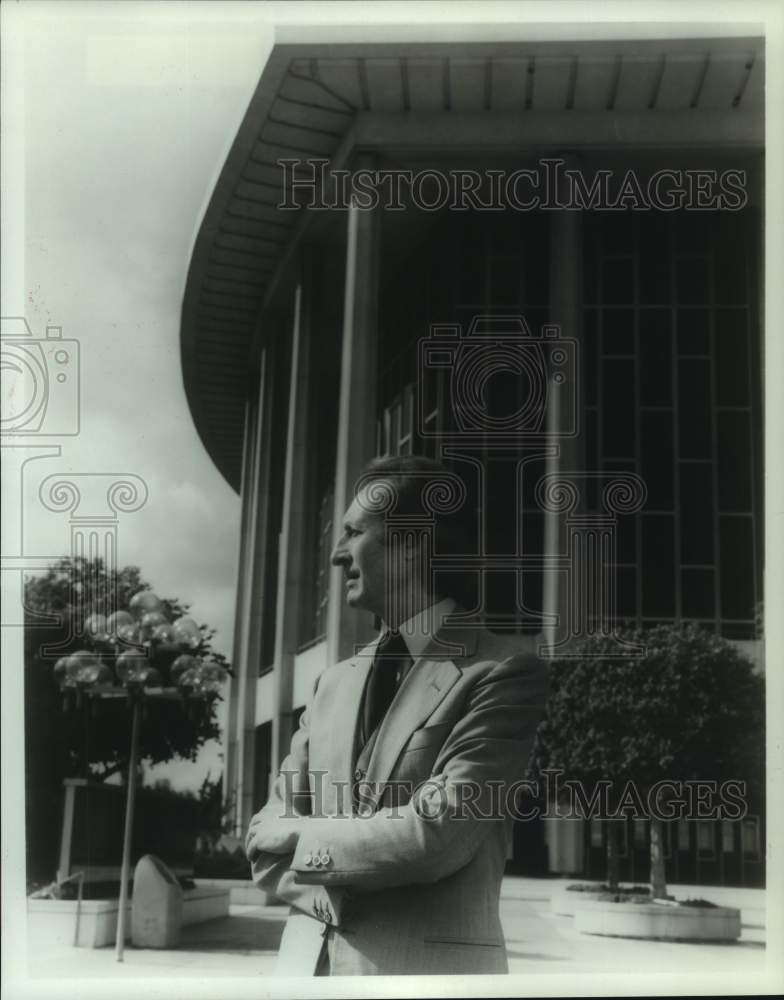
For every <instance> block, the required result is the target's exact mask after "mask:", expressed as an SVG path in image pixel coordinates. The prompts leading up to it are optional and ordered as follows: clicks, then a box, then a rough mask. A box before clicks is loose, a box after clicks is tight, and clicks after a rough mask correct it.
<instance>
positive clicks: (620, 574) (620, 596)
mask: <svg viewBox="0 0 784 1000" xmlns="http://www.w3.org/2000/svg"><path fill="white" fill-rule="evenodd" d="M636 577H637V570H636V568H635V567H634V566H619V567H618V569H617V570H616V573H615V588H616V602H615V603H616V614H617V617H618V619H619V620H621V621H627V622H630V623H633V622H636V621H637V585H636Z"/></svg>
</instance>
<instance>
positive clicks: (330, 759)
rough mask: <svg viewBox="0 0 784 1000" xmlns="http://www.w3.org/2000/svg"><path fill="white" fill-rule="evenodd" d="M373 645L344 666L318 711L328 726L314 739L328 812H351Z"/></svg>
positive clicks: (373, 650)
mask: <svg viewBox="0 0 784 1000" xmlns="http://www.w3.org/2000/svg"><path fill="white" fill-rule="evenodd" d="M377 645H378V639H375V640H374V641H373V642H371V643H369V644H368V645H367V646H365V648H364V649H363V650H361V651H360V652H359V653H357V654H356V655H355V656H354V658H353V659H352V660H351V661H350V662H349V663H348V664H347V665H346V669H345V670H343V671H342V672H341V674H340V677H339V678H338V680H337V682H336V684H335V686H334V688H333V690H332V692H331V695H332V697H331V699H330V704H329V705H328V706H326V707H325V708H326V710H325V711H323V712H321V713H320V714H319V721H320V722H321V721H322V720H323V721H324V722H325V723H326V724H327V727H328V728H327V729H326V730H323V731H322V730H320V732H319V739H318V745H319V747H320V748H321V753H320V754H319V763H320V764H321V765H323V768H324V770H325V771H326V775H325V779H324V780H325V783H326V788H325V800H324V806H325V809H326V812H327V814H328V815H334V814H335V813H339V812H348V813H350V812H351V791H350V789H351V780H352V774H353V768H354V749H355V745H356V740H357V732H358V726H359V721H360V711H361V708H362V695H363V693H364V690H365V683H366V681H367V676H368V673H369V672H370V668H371V666H372V664H373V656H374V654H375V651H376V646H377ZM338 793H340V794H338Z"/></svg>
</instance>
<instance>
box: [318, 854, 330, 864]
mask: <svg viewBox="0 0 784 1000" xmlns="http://www.w3.org/2000/svg"><path fill="white" fill-rule="evenodd" d="M320 861H321V864H322V865H328V864H329V854H328V853H327V852H326V851H324V853H323V854H322V855H321V858H320Z"/></svg>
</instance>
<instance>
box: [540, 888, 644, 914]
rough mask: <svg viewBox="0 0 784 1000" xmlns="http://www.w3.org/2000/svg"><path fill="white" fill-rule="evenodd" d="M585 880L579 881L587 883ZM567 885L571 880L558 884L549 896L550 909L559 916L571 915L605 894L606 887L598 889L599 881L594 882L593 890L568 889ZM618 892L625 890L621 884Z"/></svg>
mask: <svg viewBox="0 0 784 1000" xmlns="http://www.w3.org/2000/svg"><path fill="white" fill-rule="evenodd" d="M588 884H589V883H587V882H581V883H580V885H588ZM569 885H574V883H573V882H568V883H566V884H564V885H559V886H557V887H556V888H555V889H553V892H552V895H551V896H550V909H551V910H552V912H553V913H557V914H558V915H559V916H561V917H573V916H574V915H575V913H576V912H577V910H581V909H582V908H583V907H584V906H585V905H586V904H589V903H595V902H597V901H598V900H599V899H600V898H601V897H602V896H606V895H607V890H606V889H600V888H599V886H600V885H601V883H600V882H597V883H596V889H595V891H592V890H590V889H582V890H575V889H569V888H568V886H569ZM618 891H619V892H621V893H622V892H624V891H626V890H625V889H624V887H623V886H620V887H619V890H618Z"/></svg>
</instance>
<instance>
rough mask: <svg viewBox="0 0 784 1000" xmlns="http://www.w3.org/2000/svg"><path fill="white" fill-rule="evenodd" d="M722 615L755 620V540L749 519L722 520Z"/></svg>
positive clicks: (720, 534) (722, 518)
mask: <svg viewBox="0 0 784 1000" xmlns="http://www.w3.org/2000/svg"><path fill="white" fill-rule="evenodd" d="M719 537H720V540H721V541H720V545H721V616H722V618H753V617H754V613H753V606H754V558H753V554H754V548H753V546H754V539H753V537H752V523H751V518H750V517H737V516H735V517H733V516H724V517H720V518H719Z"/></svg>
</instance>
